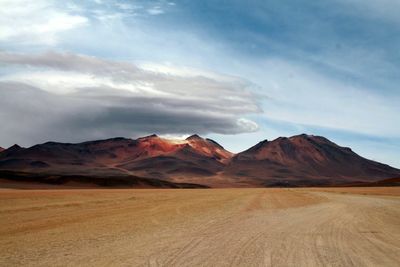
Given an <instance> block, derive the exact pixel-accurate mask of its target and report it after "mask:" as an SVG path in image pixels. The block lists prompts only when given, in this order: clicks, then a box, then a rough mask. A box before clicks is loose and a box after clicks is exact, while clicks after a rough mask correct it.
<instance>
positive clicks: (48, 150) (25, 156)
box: [0, 135, 232, 183]
mask: <svg viewBox="0 0 400 267" xmlns="http://www.w3.org/2000/svg"><path fill="white" fill-rule="evenodd" d="M231 157H232V153H230V152H228V151H226V150H225V149H224V148H223V147H222V146H220V145H219V144H217V143H216V142H215V141H212V140H210V139H203V138H201V137H199V136H198V135H192V136H191V137H189V138H187V139H186V140H168V139H164V138H161V137H158V136H156V135H151V136H147V137H142V138H138V139H136V140H132V139H126V138H113V139H107V140H100V141H91V142H84V143H79V144H68V143H56V142H47V143H44V144H40V145H35V146H33V147H30V148H21V147H19V146H17V145H15V146H13V147H11V148H9V149H7V150H5V151H4V152H3V153H2V154H1V155H0V170H8V171H10V170H16V171H19V172H21V171H22V172H25V173H36V174H38V173H39V174H47V175H54V174H57V175H84V176H94V177H115V176H132V175H133V176H137V177H145V178H153V179H162V180H166V181H175V180H182V179H181V178H182V177H203V176H212V175H214V174H215V173H217V172H219V171H222V169H223V168H224V166H225V165H224V164H225V163H226V162H227V161H228V160H229V159H230V158H231ZM182 182H183V183H184V182H185V180H183V181H182Z"/></svg>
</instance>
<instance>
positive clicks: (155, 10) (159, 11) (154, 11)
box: [147, 6, 165, 15]
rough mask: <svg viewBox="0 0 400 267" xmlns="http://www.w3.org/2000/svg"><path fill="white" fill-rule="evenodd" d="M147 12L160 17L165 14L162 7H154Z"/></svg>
mask: <svg viewBox="0 0 400 267" xmlns="http://www.w3.org/2000/svg"><path fill="white" fill-rule="evenodd" d="M147 12H148V13H149V14H150V15H160V14H164V13H165V11H164V10H163V9H162V8H161V7H160V6H154V7H152V8H149V9H147Z"/></svg>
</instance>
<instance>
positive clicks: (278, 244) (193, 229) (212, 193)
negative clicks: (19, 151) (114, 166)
mask: <svg viewBox="0 0 400 267" xmlns="http://www.w3.org/2000/svg"><path fill="white" fill-rule="evenodd" d="M0 266H400V188H332V189H326V188H324V189H315V188H314V189H212V190H207V189H206V190H204V189H203V190H165V189H164V190H129V189H127V190H97V189H93V190H12V189H4V190H1V191H0Z"/></svg>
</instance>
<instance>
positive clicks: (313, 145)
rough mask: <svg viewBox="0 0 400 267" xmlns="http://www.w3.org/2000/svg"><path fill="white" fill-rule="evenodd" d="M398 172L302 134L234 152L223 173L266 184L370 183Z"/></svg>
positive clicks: (324, 140) (327, 142) (315, 137)
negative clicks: (237, 152) (235, 153)
mask: <svg viewBox="0 0 400 267" xmlns="http://www.w3.org/2000/svg"><path fill="white" fill-rule="evenodd" d="M399 173H400V170H398V169H395V168H392V167H390V166H388V165H385V164H381V163H378V162H375V161H371V160H368V159H365V158H363V157H361V156H359V155H357V154H356V153H354V152H353V151H352V150H351V149H350V148H347V147H341V146H338V145H337V144H335V143H333V142H331V141H329V140H328V139H326V138H324V137H321V136H313V135H305V134H302V135H297V136H293V137H290V138H285V137H280V138H277V139H275V140H273V141H267V140H265V141H262V142H260V143H258V144H257V145H255V146H253V147H251V148H250V149H248V150H246V151H244V152H242V153H239V154H237V155H235V156H234V157H233V158H232V161H231V162H230V164H229V166H227V168H226V169H225V175H226V176H231V177H232V176H233V177H237V178H238V179H243V180H250V181H251V182H253V183H256V184H257V183H258V184H261V185H268V186H273V185H278V186H284V185H292V186H295V185H304V186H306V185H328V184H338V183H345V182H351V181H364V182H373V181H378V180H380V179H384V178H392V177H394V176H397V175H399Z"/></svg>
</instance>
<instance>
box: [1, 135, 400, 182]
mask: <svg viewBox="0 0 400 267" xmlns="http://www.w3.org/2000/svg"><path fill="white" fill-rule="evenodd" d="M398 176H400V170H398V169H395V168H392V167H390V166H388V165H385V164H381V163H378V162H374V161H371V160H368V159H365V158H363V157H361V156H359V155H357V154H356V153H354V152H353V151H352V150H351V149H350V148H346V147H340V146H338V145H337V144H335V143H333V142H331V141H329V140H328V139H326V138H324V137H320V136H311V135H304V134H303V135H298V136H293V137H290V138H285V137H280V138H278V139H276V140H273V141H267V140H265V141H262V142H260V143H258V144H257V145H255V146H254V147H251V148H250V149H248V150H246V151H244V152H241V153H239V154H236V155H234V154H232V153H230V152H228V151H226V150H225V149H224V148H223V147H222V146H220V145H219V144H218V143H216V142H215V141H213V140H210V139H204V138H201V137H200V136H198V135H192V136H190V137H189V138H187V139H185V140H169V139H165V138H161V137H158V136H156V135H151V136H147V137H142V138H138V139H135V140H133V139H127V138H121V137H119V138H112V139H107V140H99V141H91V142H84V143H78V144H68V143H56V142H47V143H44V144H40V145H35V146H32V147H30V148H22V147H20V146H18V145H14V146H12V147H10V148H8V149H6V150H4V151H3V152H1V153H0V178H10V177H14V178H13V179H14V180H18V179H20V180H27V179H28V180H29V179H31V180H32V179H33V180H39V181H41V182H52V183H66V182H70V181H74V182H77V181H80V182H85V183H87V182H89V183H96V184H100V185H120V186H123V185H126V186H139V185H140V186H156V187H159V186H163V187H193V186H195V187H196V186H199V184H200V185H206V186H212V187H214V186H230V187H241V186H316V185H333V184H350V183H371V182H377V181H379V180H383V179H387V178H393V177H398ZM188 182H190V183H192V184H188ZM178 183H179V184H178ZM182 183H183V184H182ZM193 183H194V184H193Z"/></svg>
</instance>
